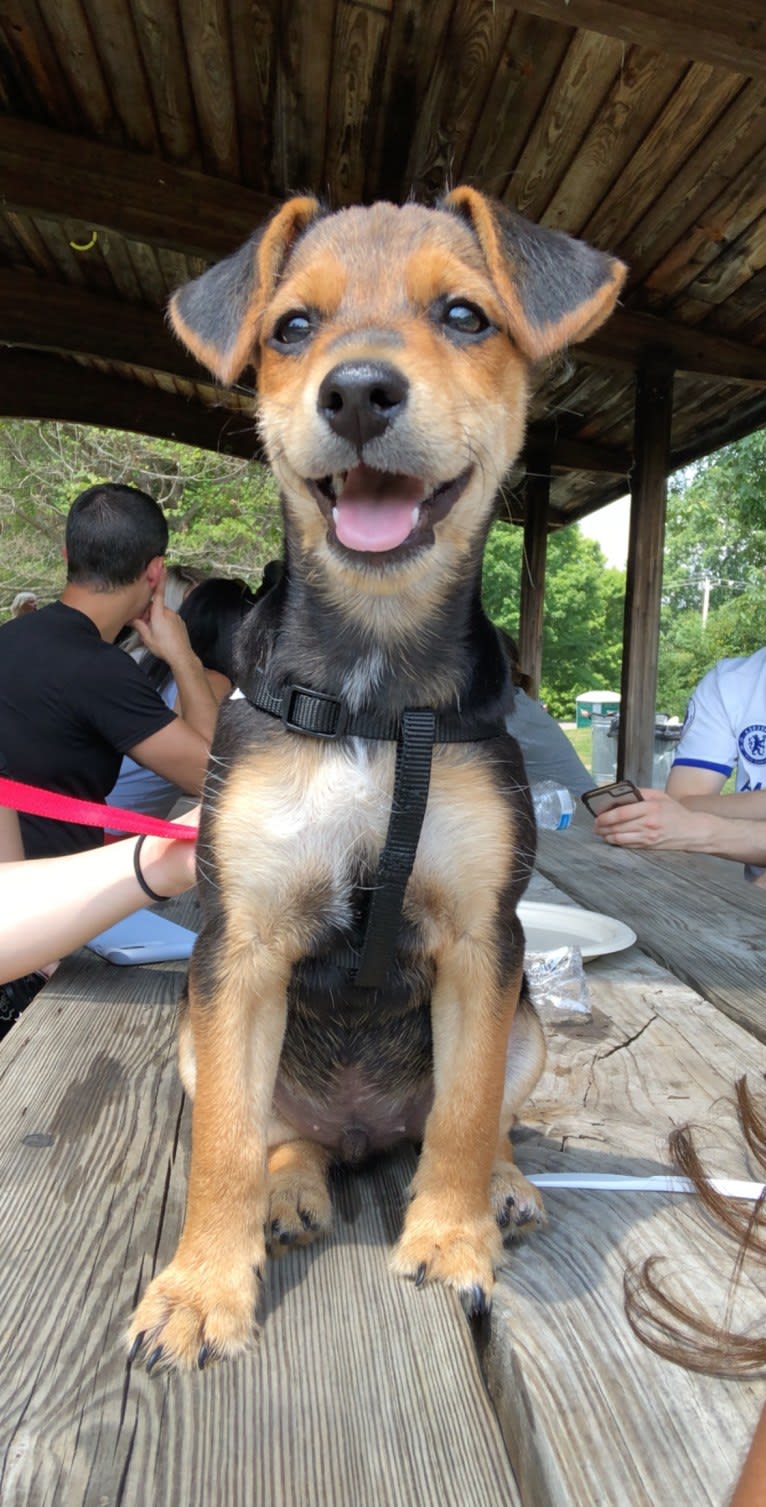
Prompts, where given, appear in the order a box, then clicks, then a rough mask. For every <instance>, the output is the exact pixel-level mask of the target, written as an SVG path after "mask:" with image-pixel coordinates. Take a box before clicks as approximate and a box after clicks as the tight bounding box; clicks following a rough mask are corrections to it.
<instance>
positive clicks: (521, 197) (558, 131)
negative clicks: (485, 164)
mask: <svg viewBox="0 0 766 1507" xmlns="http://www.w3.org/2000/svg"><path fill="white" fill-rule="evenodd" d="M622 51H623V50H622V47H621V44H620V43H619V42H616V41H614V39H613V38H612V37H599V36H595V35H594V34H592V33H588V32H576V33H575V35H574V37H573V39H572V42H571V44H570V46H569V48H568V49H567V54H566V57H565V59H564V62H563V63H562V65H561V68H560V70H559V73H558V76H557V78H556V81H555V83H554V85H553V88H552V90H551V92H550V94H549V96H548V98H547V99H546V101H545V102H544V104H543V107H542V110H541V111H540V114H539V116H538V117H537V120H536V121H535V123H534V125H533V127H532V130H531V132H530V135H529V138H528V140H527V142H526V145H525V147H524V150H523V152H522V154H521V156H520V158H519V160H518V162H517V163H516V166H515V169H514V175H513V178H512V179H511V182H510V184H509V186H508V191H507V193H506V196H505V197H506V198H507V199H508V202H509V203H511V204H513V206H514V208H516V209H518V210H520V212H521V213H522V214H525V215H528V216H529V218H530V219H531V220H537V219H540V218H541V216H542V215H543V214H544V212H545V209H546V208H547V205H548V204H549V202H550V200H551V198H552V197H553V194H554V193H555V191H556V189H557V187H558V185H559V184H560V183H561V181H562V179H563V177H564V174H565V173H566V171H567V169H568V168H569V167H570V165H571V163H572V161H573V159H574V157H575V155H576V153H577V150H578V147H579V145H580V143H581V141H582V140H583V137H584V136H585V135H586V133H587V132H588V130H589V129H590V127H591V124H592V122H593V120H594V118H595V116H596V115H597V114H598V112H599V111H600V110H601V108H602V105H603V103H604V100H605V99H606V98H607V96H608V94H609V91H610V90H611V89H612V87H613V85H614V81H615V78H616V76H617V74H618V73H619V71H620V65H621V62H622Z"/></svg>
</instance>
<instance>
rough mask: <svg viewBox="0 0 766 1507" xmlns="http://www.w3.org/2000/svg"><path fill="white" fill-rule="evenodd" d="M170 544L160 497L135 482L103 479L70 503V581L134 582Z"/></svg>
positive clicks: (103, 585)
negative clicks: (131, 485) (149, 492)
mask: <svg viewBox="0 0 766 1507" xmlns="http://www.w3.org/2000/svg"><path fill="white" fill-rule="evenodd" d="M167 547H168V526H167V522H166V520H165V515H164V513H163V511H162V508H161V507H160V505H159V503H157V502H155V501H154V498H153V497H150V496H149V494H148V492H140V491H139V490H138V488H137V487H127V486H121V485H118V484H117V483H115V482H102V483H100V484H99V485H98V486H96V487H88V489H87V491H85V492H81V493H80V495H79V497H77V498H75V501H74V502H73V503H72V506H71V508H70V509H69V514H68V517H67V521H66V553H67V581H68V582H70V583H71V584H72V585H79V586H86V585H87V586H93V587H95V588H96V589H97V590H100V591H110V590H114V589H115V588H117V587H119V586H130V585H132V583H133V582H134V581H137V580H138V578H139V576H140V575H141V572H142V571H143V570H145V569H146V567H147V565H148V564H149V561H150V560H153V559H154V558H155V557H156V556H157V555H164V554H165V551H166V550H167Z"/></svg>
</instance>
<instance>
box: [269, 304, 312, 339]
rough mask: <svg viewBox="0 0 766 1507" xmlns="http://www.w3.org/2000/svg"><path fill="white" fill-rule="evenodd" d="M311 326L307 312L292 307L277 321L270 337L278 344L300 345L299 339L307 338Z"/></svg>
mask: <svg viewBox="0 0 766 1507" xmlns="http://www.w3.org/2000/svg"><path fill="white" fill-rule="evenodd" d="M312 328H313V326H312V323H311V320H310V318H309V316H308V314H304V313H302V312H301V311H300V310H297V309H293V310H292V311H291V312H290V313H289V314H283V315H282V318H281V319H280V320H279V321H278V322H277V324H276V326H275V328H274V334H273V336H272V339H273V340H275V341H276V342H277V344H278V345H300V343H301V341H303V340H308V338H309V335H310V334H311V331H312Z"/></svg>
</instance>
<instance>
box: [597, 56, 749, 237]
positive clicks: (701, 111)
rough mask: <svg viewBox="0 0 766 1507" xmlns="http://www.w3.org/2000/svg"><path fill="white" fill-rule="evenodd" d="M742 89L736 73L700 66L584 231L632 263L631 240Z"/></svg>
mask: <svg viewBox="0 0 766 1507" xmlns="http://www.w3.org/2000/svg"><path fill="white" fill-rule="evenodd" d="M740 87H741V85H740V80H739V79H738V78H737V77H736V76H735V75H733V74H724V73H721V71H720V70H716V69H713V68H710V67H709V66H708V65H707V64H706V63H695V64H693V65H692V67H691V68H689V70H688V72H687V73H686V76H685V78H684V80H683V82H682V83H681V84H680V85H679V87H678V89H677V90H676V91H675V93H674V94H673V96H672V98H671V100H670V103H669V105H668V107H667V109H665V110H663V111H662V114H661V115H660V116H659V118H658V119H657V120H656V122H655V124H654V126H653V127H652V129H651V131H650V132H649V133H648V135H647V136H645V137H644V140H643V142H642V143H641V146H640V147H639V149H638V151H637V152H636V154H635V156H634V157H633V158H632V159H631V161H630V162H629V163H628V165H627V167H626V169H625V171H624V172H623V173H621V174H620V177H619V179H618V180H617V182H616V183H615V184H614V187H613V188H612V189H611V190H610V192H609V193H608V194H607V195H606V197H605V199H604V200H603V201H602V203H601V204H600V205H599V208H598V209H597V210H596V213H595V214H594V215H592V216H591V218H590V220H589V221H588V223H587V225H586V226H585V227H584V234H585V235H586V237H587V238H588V239H589V240H592V241H594V242H595V244H596V245H598V246H608V247H609V249H610V250H611V251H617V252H621V253H622V254H623V255H624V256H625V258H626V260H627V261H628V263H630V244H631V242H630V236H631V232H632V229H633V226H634V225H636V224H637V223H638V221H639V220H640V219H641V217H642V216H643V214H644V213H645V212H646V210H647V208H648V207H649V205H651V204H652V203H653V201H654V199H655V198H656V197H657V194H658V193H660V192H661V191H662V189H663V188H664V186H665V185H666V184H667V183H669V182H672V180H673V178H674V176H675V174H676V172H677V171H678V168H679V167H680V166H681V165H682V164H683V162H684V160H685V158H686V156H687V155H688V153H689V152H690V151H692V150H693V148H694V145H695V143H696V142H697V141H698V140H699V137H700V135H701V134H702V133H704V132H706V131H708V130H709V129H710V127H711V126H712V125H713V123H714V122H715V120H716V119H717V117H718V116H719V115H720V114H721V113H722V111H723V110H725V108H726V106H727V105H728V104H729V103H730V101H731V99H732V98H733V97H734V95H735V94H736V93H737V91H738V89H739V88H740Z"/></svg>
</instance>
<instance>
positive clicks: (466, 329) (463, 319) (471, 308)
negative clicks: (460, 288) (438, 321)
mask: <svg viewBox="0 0 766 1507" xmlns="http://www.w3.org/2000/svg"><path fill="white" fill-rule="evenodd" d="M442 319H443V322H444V324H445V325H446V326H447V329H448V330H450V331H451V332H452V333H453V334H455V335H481V334H482V332H483V331H484V330H487V329H489V320H488V319H487V316H486V314H484V313H482V311H481V309H479V308H477V307H476V305H475V304H472V303H460V302H455V303H450V304H447V306H446V308H445V310H444V313H443V315H442Z"/></svg>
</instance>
